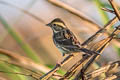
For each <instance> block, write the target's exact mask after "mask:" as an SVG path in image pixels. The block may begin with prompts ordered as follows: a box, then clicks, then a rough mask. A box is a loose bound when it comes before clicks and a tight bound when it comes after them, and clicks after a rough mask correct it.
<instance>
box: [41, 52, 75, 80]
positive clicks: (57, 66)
mask: <svg viewBox="0 0 120 80" xmlns="http://www.w3.org/2000/svg"><path fill="white" fill-rule="evenodd" d="M73 57H74V56H73V55H72V53H71V54H70V55H68V56H67V57H66V58H65V59H64V60H63V61H62V62H61V63H59V64H56V66H55V67H54V68H53V69H52V70H51V71H49V72H48V73H46V74H45V75H43V76H41V77H40V80H47V79H49V78H50V77H51V76H52V75H53V74H54V73H55V72H56V71H57V70H59V68H60V67H61V66H63V65H64V64H66V63H67V62H68V61H69V60H71V59H72V58H73Z"/></svg>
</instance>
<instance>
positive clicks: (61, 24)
mask: <svg viewBox="0 0 120 80" xmlns="http://www.w3.org/2000/svg"><path fill="white" fill-rule="evenodd" d="M53 24H57V25H60V26H63V27H66V26H65V25H64V24H63V23H60V22H54V23H53Z"/></svg>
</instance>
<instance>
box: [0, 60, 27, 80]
mask: <svg viewBox="0 0 120 80" xmlns="http://www.w3.org/2000/svg"><path fill="white" fill-rule="evenodd" d="M0 70H2V71H5V72H20V70H19V69H15V68H13V67H8V65H6V64H4V63H3V62H0ZM6 74H7V73H6ZM7 76H8V77H9V78H10V79H11V80H27V78H26V77H25V76H22V75H14V74H7Z"/></svg>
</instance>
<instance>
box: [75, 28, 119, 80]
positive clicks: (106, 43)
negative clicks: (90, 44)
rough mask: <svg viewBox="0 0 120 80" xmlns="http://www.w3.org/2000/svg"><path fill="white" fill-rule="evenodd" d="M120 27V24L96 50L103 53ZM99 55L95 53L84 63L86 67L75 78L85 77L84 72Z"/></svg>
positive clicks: (76, 79)
mask: <svg viewBox="0 0 120 80" xmlns="http://www.w3.org/2000/svg"><path fill="white" fill-rule="evenodd" d="M119 27H120V26H118V27H117V28H116V29H115V30H114V31H113V32H112V34H111V35H110V36H109V37H108V39H107V41H106V42H104V43H103V44H102V45H103V46H100V47H101V48H100V49H99V48H98V50H95V51H96V52H99V53H101V52H102V51H103V49H104V48H106V47H107V46H108V44H109V43H110V42H111V41H112V39H113V38H114V35H115V32H116V31H117V30H119ZM93 49H94V48H93ZM97 57H98V55H94V56H93V57H92V58H91V59H90V60H89V61H88V62H87V63H86V64H85V65H84V67H83V68H82V69H81V71H80V72H79V73H78V74H77V75H76V77H75V80H78V79H80V78H83V77H84V74H83V72H84V73H85V72H86V70H87V69H88V68H89V67H90V65H91V64H92V63H93V61H94V60H95V59H96V58H97Z"/></svg>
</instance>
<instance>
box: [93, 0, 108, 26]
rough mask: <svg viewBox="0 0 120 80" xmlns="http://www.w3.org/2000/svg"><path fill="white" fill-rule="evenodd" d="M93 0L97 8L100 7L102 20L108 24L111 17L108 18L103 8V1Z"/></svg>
mask: <svg viewBox="0 0 120 80" xmlns="http://www.w3.org/2000/svg"><path fill="white" fill-rule="evenodd" d="M92 1H93V2H94V3H95V5H96V7H97V9H98V11H99V13H100V16H101V19H102V22H103V23H104V24H106V23H107V22H108V21H109V18H108V15H107V13H105V12H104V11H103V10H101V8H102V7H105V6H104V4H103V2H102V1H100V0H92Z"/></svg>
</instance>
